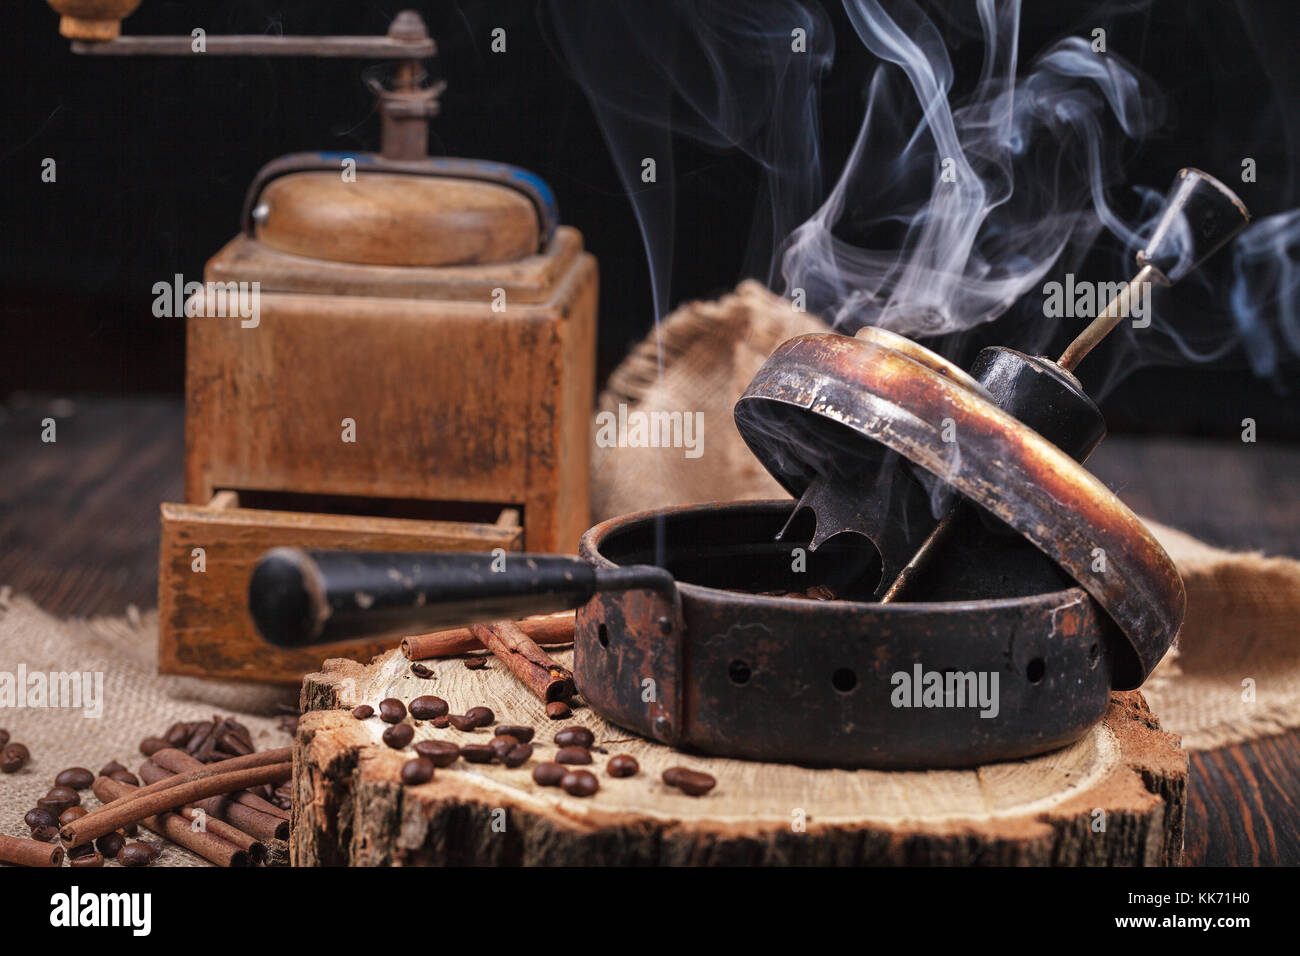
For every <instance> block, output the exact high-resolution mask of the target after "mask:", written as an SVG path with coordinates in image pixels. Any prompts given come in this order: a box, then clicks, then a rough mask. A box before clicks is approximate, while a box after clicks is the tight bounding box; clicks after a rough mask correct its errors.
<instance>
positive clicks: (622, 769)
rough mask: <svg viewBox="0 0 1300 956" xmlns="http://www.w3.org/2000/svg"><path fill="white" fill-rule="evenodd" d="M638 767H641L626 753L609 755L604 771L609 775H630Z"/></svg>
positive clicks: (632, 774)
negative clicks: (614, 755)
mask: <svg viewBox="0 0 1300 956" xmlns="http://www.w3.org/2000/svg"><path fill="white" fill-rule="evenodd" d="M640 769H641V767H640V765H639V764H638V763H637V762H636V758H635V757H629V756H628V755H627V754H619V755H618V756H617V757H610V758H609V763H607V764H605V772H606V773H607V774H609V775H610V776H611V777H631V776H634V775H635V774H636V772H637V771H638V770H640Z"/></svg>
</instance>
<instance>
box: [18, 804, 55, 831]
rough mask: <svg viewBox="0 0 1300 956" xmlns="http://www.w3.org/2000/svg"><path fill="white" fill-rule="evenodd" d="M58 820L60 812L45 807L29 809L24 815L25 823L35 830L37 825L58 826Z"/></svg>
mask: <svg viewBox="0 0 1300 956" xmlns="http://www.w3.org/2000/svg"><path fill="white" fill-rule="evenodd" d="M58 822H59V816H58V814H57V813H54V812H53V811H51V810H47V809H46V808H45V807H36V808H34V809H32V810H28V811H27V814H26V815H25V816H24V817H23V823H25V824H27V826H28V827H30V828H31V829H33V830H35V829H36V828H37V827H52V826H56V825H57V824H58Z"/></svg>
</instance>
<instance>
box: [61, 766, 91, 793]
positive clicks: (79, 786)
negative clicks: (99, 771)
mask: <svg viewBox="0 0 1300 956" xmlns="http://www.w3.org/2000/svg"><path fill="white" fill-rule="evenodd" d="M54 782H55V783H56V784H59V785H60V786H63V787H71V788H72V789H73V790H85V789H86V788H87V787H89V786H90V785H91V784H92V783H94V782H95V775H94V774H93V773H91V772H90V771H89V770H87V769H86V768H85V767H69V768H68V769H67V770H64V771H61V772H60V773H59V775H58V776H57V777H55V778H54Z"/></svg>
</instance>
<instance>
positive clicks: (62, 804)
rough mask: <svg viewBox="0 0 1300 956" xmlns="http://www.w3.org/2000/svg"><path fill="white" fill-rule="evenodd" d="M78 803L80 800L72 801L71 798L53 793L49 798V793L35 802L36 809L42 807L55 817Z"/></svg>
mask: <svg viewBox="0 0 1300 956" xmlns="http://www.w3.org/2000/svg"><path fill="white" fill-rule="evenodd" d="M51 793H53V791H51ZM74 795H75V791H74ZM79 802H80V800H74V799H73V798H72V797H69V796H67V795H66V794H62V793H55V794H53V795H52V796H51V794H50V793H47V794H46V795H45V796H43V797H41V798H40V799H39V800H37V801H36V805H37V806H38V807H44V808H45V809H46V810H49V811H50V812H51V813H53V814H54V815H55V816H58V815H59V814H61V813H63V811H64V810H67V809H68V808H69V807H75V806H76V805H77V804H78V803H79Z"/></svg>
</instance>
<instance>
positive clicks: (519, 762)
mask: <svg viewBox="0 0 1300 956" xmlns="http://www.w3.org/2000/svg"><path fill="white" fill-rule="evenodd" d="M532 755H533V745H532V744H515V745H514V746H513V747H511V748H510V749H509V750H507V751H506V753H505V755H504V756H503V757H502V758H501V762H502V763H503V764H505V765H506V766H507V767H522V766H523V765H524V764H526V763H528V758H529V757H531V756H532Z"/></svg>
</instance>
